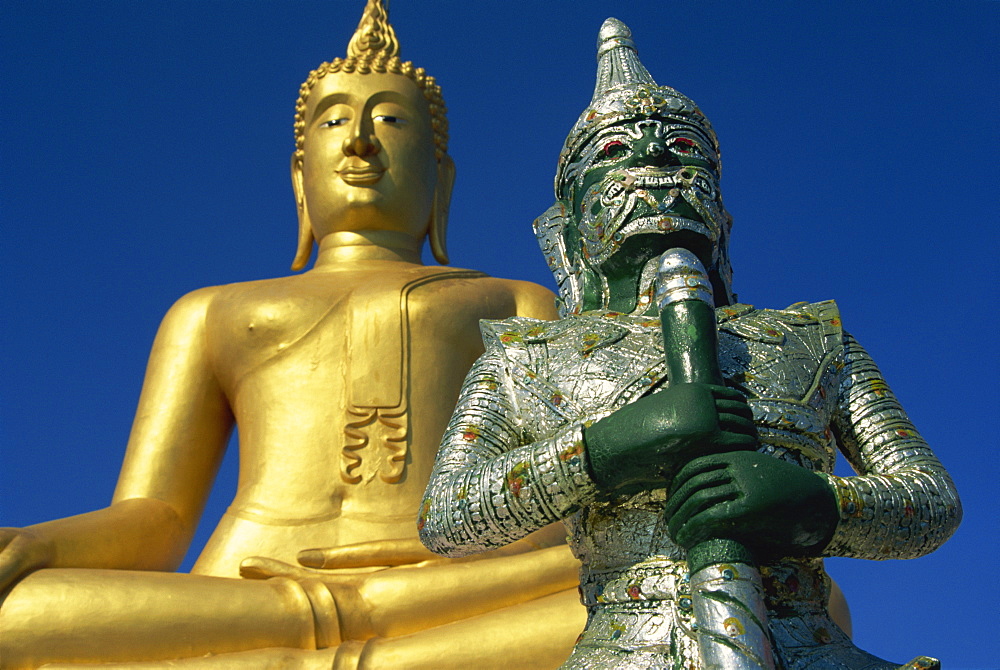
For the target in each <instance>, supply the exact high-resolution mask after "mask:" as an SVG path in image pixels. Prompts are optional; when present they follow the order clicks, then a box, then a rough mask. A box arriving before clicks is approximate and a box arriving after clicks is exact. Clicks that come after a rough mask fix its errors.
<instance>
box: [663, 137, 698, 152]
mask: <svg viewBox="0 0 1000 670" xmlns="http://www.w3.org/2000/svg"><path fill="white" fill-rule="evenodd" d="M670 150H671V151H673V152H674V153H678V154H681V155H683V156H698V155H700V154H701V152H700V151H699V150H698V143H697V142H695V141H694V140H692V139H689V138H687V137H677V138H675V139H673V140H672V141H671V142H670Z"/></svg>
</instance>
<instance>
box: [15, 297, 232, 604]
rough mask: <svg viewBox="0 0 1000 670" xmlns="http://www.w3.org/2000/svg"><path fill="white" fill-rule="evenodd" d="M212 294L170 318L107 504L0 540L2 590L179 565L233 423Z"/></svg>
mask: <svg viewBox="0 0 1000 670" xmlns="http://www.w3.org/2000/svg"><path fill="white" fill-rule="evenodd" d="M211 296H212V293H211V291H210V290H203V291H197V292H195V293H192V294H189V295H188V296H185V297H184V298H182V299H181V300H179V301H178V302H177V304H176V305H174V307H173V308H171V310H170V311H169V312H168V314H167V316H166V317H165V318H164V320H163V323H162V325H161V326H160V330H159V332H158V333H157V336H156V341H155V342H154V344H153V350H152V352H151V354H150V359H149V365H148V367H147V371H146V379H145V382H144V384H143V390H142V395H141V397H140V400H139V408H138V411H137V413H136V418H135V422H134V424H133V427H132V434H131V436H130V438H129V444H128V449H127V451H126V455H125V462H124V464H123V466H122V470H121V474H120V476H119V480H118V486H117V488H116V490H115V494H114V498H113V499H112V503H111V505H110V506H109V507H107V508H105V509H102V510H97V511H95V512H89V513H86V514H81V515H78V516H74V517H69V518H66V519H59V520H56V521H49V522H46V523H41V524H38V525H35V526H30V527H28V528H26V529H24V530H23V531H21V530H16V529H12V530H10V531H5V534H3V535H0V548H2V549H3V551H2V553H0V588H2V585H5V584H6V583H9V582H10V581H11V580H13V579H15V578H17V577H18V576H19V575H21V574H23V573H25V572H28V571H30V570H33V569H36V568H41V567H88V568H122V569H159V570H170V569H174V568H176V566H177V565H178V564H179V563H180V561H181V559H182V558H183V555H184V552H185V550H186V549H187V546H188V543H189V542H190V539H191V536H192V535H193V533H194V529H195V526H196V524H197V520H198V517H199V516H200V514H201V511H202V508H203V506H204V503H205V500H206V498H207V495H208V492H209V489H210V488H211V484H212V480H213V478H214V476H215V472H216V470H217V468H218V465H219V462H220V461H221V458H222V454H223V451H224V449H225V444H226V439H227V436H228V434H229V431H230V429H231V426H232V422H233V421H232V416H231V414H230V412H229V408H228V405H227V402H226V399H225V396H224V395H223V393H222V391H221V390H220V388H219V386H218V384H217V382H216V380H215V376H214V374H213V373H212V370H211V365H210V362H209V360H208V352H207V349H206V346H205V316H206V311H207V306H208V304H209V302H210V300H211Z"/></svg>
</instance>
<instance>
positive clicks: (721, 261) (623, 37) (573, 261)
mask: <svg viewBox="0 0 1000 670" xmlns="http://www.w3.org/2000/svg"><path fill="white" fill-rule="evenodd" d="M654 114H655V115H656V116H657V117H658V118H661V119H663V120H665V121H667V122H672V123H677V124H683V125H684V126H685V127H688V128H691V129H693V131H694V132H696V133H697V134H698V135H699V136H701V137H703V139H704V144H705V145H706V149H707V153H708V154H710V155H709V156H708V160H709V162H711V163H712V164H714V165H715V173H716V174H715V175H714V176H715V179H716V180H717V178H718V172H719V169H720V166H719V159H718V139H717V138H716V135H715V131H714V130H713V129H712V125H711V123H709V121H708V119H707V118H706V117H705V115H704V114H702V112H701V110H700V109H698V106H697V105H696V104H695V103H694V101H692V100H691V99H690V98H688V97H687V96H685V95H684V94H682V93H680V92H679V91H677V90H675V89H673V88H670V87H669V86H660V85H658V84H657V83H656V81H655V80H654V79H653V77H652V76H651V75H650V74H649V71H648V70H647V69H646V68H645V66H644V65H643V64H642V63H641V62H640V61H639V56H638V53H637V51H636V47H635V42H633V40H632V32H631V31H630V30H629V28H628V26H626V25H625V24H624V23H622V22H621V21H619V20H618V19H614V18H609V19H607V20H606V21H605V22H604V24H603V25H602V26H601V29H600V32H599V33H598V40H597V81H596V84H595V86H594V94H593V97H592V99H591V101H590V104H589V105H588V106H587V108H586V109H585V110H584V112H583V113H582V114H581V115H580V118H579V119H578V120H577V122H576V124H575V125H574V126H573V129H572V130H571V131H570V133H569V136H568V137H567V138H566V142H565V144H564V146H563V150H562V152H561V154H560V157H559V165H558V168H557V170H556V178H555V193H556V198H557V199H558V201H557V202H556V204H555V205H553V206H552V207H550V208H549V209H548V210H547V211H546V212H545V214H543V215H542V216H541V217H539V218H538V219H537V220H536V221H535V224H534V225H535V234H536V236H537V237H538V242H539V245H540V246H541V248H542V252H543V253H544V254H545V258H546V261H547V262H548V264H549V268H550V269H551V270H552V272H553V273H554V274H555V277H556V281H557V282H558V285H559V294H560V301H561V303H562V304H561V307H560V311H561V313H562V314H563V315H565V314H572V313H577V312H579V311H580V309H581V307H582V300H583V284H584V282H585V280H584V277H583V275H584V273H587V272H599V270H598V269H597V268H595V267H594V264H593V263H588V262H587V261H586V260H585V259H584V258H583V257H582V255H581V254H580V253H579V251H578V250H577V249H575V248H569V247H568V246H567V241H566V235H565V233H566V229H565V228H566V226H567V225H576V224H575V223H574V222H573V218H572V216H573V213H572V212H571V211H569V210H570V208H571V203H572V199H573V188H574V183H576V182H577V180H579V179H580V178H581V177H582V175H583V169H584V168H585V167H586V165H587V162H588V161H587V160H586V159H585V154H586V153H587V152H588V150H591V149H592V147H590V143H591V140H593V139H595V136H597V135H598V134H599V133H601V131H603V130H604V129H606V128H608V127H609V126H614V125H616V124H622V123H625V122H629V121H640V120H642V119H643V118H648V117H651V116H652V115H654ZM714 199H715V200H717V202H718V207H717V212H716V216H715V218H716V219H717V222H718V224H719V225H717V226H716V227H717V228H718V230H717V232H716V233H715V234H713V235H711V237H712V238H713V239H712V242H713V243H714V245H715V253H714V254H713V263H712V265H711V267H710V268H709V271H710V273H712V274H714V275H716V276H717V277H718V280H719V282H720V283H721V284H722V285H723V286H724V287H725V292H726V294H727V297H728V298H730V301H732V299H733V295H732V290H731V278H732V270H731V268H730V264H729V256H728V249H727V247H728V235H729V227H730V223H731V219H730V217H729V215H728V213H726V212H725V209H724V208H722V207H721V199H719V198H717V197H715V198H714ZM573 237H575V235H574V236H573Z"/></svg>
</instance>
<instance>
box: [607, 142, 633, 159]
mask: <svg viewBox="0 0 1000 670" xmlns="http://www.w3.org/2000/svg"><path fill="white" fill-rule="evenodd" d="M627 151H628V147H627V146H625V143H624V142H620V141H618V140H611V141H610V142H608V143H607V144H605V145H604V155H605V156H607V157H608V158H621V157H622V156H624V155H625V153H626V152H627Z"/></svg>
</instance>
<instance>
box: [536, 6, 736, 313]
mask: <svg viewBox="0 0 1000 670" xmlns="http://www.w3.org/2000/svg"><path fill="white" fill-rule="evenodd" d="M597 60H598V69H597V84H596V86H595V88H594V95H593V99H592V100H591V102H590V105H589V106H588V107H587V109H586V110H584V112H583V114H582V115H581V116H580V118H579V120H578V121H577V123H576V125H575V126H574V127H573V130H572V131H571V132H570V134H569V137H568V138H567V139H566V143H565V145H564V147H563V151H562V154H561V155H560V158H559V167H558V169H557V173H556V181H555V190H556V198H557V202H556V204H555V205H554V206H553V207H552V208H550V209H549V210H548V211H547V212H546V213H545V215H543V216H542V217H541V218H539V219H538V220H537V221H536V222H535V228H536V233H537V235H538V238H539V243H540V244H541V245H542V250H543V252H544V253H545V256H546V259H547V260H548V262H549V266H550V267H551V268H552V270H553V272H554V273H555V275H556V279H557V281H558V282H559V287H560V297H561V299H562V303H563V310H564V312H565V313H575V312H579V311H582V310H586V309H595V308H602V307H604V308H607V307H609V305H611V304H616V305H618V306H621V305H623V304H624V305H626V311H636V312H642V311H645V310H646V309H647V308H648V307H649V306H650V305H651V304H652V301H653V286H652V282H653V277H654V276H655V269H656V259H657V258H658V256H659V255H660V254H662V253H663V252H664V251H666V250H667V249H669V248H671V247H685V248H688V249H690V250H691V251H693V252H694V253H695V254H697V255H698V256H699V257H700V259H701V260H702V262H703V263H704V264H705V266H706V267H707V268H709V273H710V274H711V275H712V277H713V284H715V292H716V295H717V299H716V301H717V302H718V303H724V302H730V301H731V298H732V295H731V292H730V288H729V286H730V281H731V275H732V272H731V270H730V266H729V260H728V249H727V247H728V242H727V238H728V235H729V228H730V225H731V219H730V217H729V214H728V213H727V212H726V210H725V208H724V207H723V205H722V198H721V195H720V193H719V177H720V170H721V166H720V163H719V147H718V141H717V139H716V137H715V132H714V131H713V130H712V126H711V124H710V123H709V122H708V119H706V118H705V116H704V115H703V114H702V113H701V111H700V110H699V109H698V107H697V106H696V105H695V104H694V102H692V101H691V99H689V98H688V97H686V96H684V95H683V94H681V93H679V92H678V91H676V90H674V89H672V88H669V87H667V86H659V85H657V83H656V82H655V81H654V80H653V78H652V77H651V76H650V74H649V72H648V71H647V70H646V68H645V67H644V66H643V65H642V63H641V62H640V61H639V58H638V55H637V53H636V49H635V44H634V43H633V41H632V35H631V32H630V31H629V29H628V27H627V26H626V25H625V24H623V23H622V22H621V21H618V20H617V19H608V20H607V21H605V22H604V25H603V26H601V31H600V34H599V37H598V52H597ZM623 279H628V281H622V280H623ZM623 291H626V292H630V295H628V296H621V295H614V294H615V292H619V293H620V292H623ZM621 298H625V299H624V300H622V299H621Z"/></svg>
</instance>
